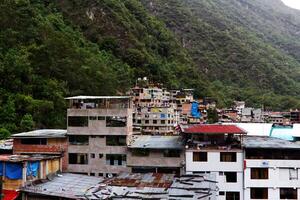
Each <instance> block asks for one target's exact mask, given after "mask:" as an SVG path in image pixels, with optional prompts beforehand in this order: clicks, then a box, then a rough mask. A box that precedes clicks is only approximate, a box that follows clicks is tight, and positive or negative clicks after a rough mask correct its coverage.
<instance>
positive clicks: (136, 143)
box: [128, 135, 183, 149]
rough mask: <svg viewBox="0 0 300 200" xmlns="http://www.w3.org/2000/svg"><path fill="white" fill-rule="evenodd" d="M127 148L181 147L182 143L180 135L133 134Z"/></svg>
mask: <svg viewBox="0 0 300 200" xmlns="http://www.w3.org/2000/svg"><path fill="white" fill-rule="evenodd" d="M128 147H129V148H143V149H182V148H183V143H182V138H181V137H180V136H150V135H139V136H134V138H133V141H132V143H131V144H130V145H129V146H128Z"/></svg>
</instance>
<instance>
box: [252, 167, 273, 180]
mask: <svg viewBox="0 0 300 200" xmlns="http://www.w3.org/2000/svg"><path fill="white" fill-rule="evenodd" d="M268 178H269V169H268V168H251V179H268Z"/></svg>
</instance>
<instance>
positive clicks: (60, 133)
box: [11, 129, 67, 138]
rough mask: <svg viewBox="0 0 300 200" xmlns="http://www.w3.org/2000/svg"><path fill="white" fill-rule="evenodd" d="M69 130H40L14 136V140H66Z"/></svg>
mask: <svg viewBox="0 0 300 200" xmlns="http://www.w3.org/2000/svg"><path fill="white" fill-rule="evenodd" d="M66 134H67V130H64V129H39V130H34V131H29V132H23V133H17V134H13V135H12V136H11V137H12V138H64V137H66Z"/></svg>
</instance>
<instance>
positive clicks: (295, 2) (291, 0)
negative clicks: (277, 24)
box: [282, 0, 300, 10]
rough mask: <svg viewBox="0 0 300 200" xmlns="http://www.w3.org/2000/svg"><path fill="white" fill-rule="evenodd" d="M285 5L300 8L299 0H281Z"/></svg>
mask: <svg viewBox="0 0 300 200" xmlns="http://www.w3.org/2000/svg"><path fill="white" fill-rule="evenodd" d="M282 1H283V2H284V3H285V4H286V5H287V6H290V7H292V8H296V9H299V10H300V0H282Z"/></svg>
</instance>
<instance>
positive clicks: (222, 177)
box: [183, 125, 246, 200]
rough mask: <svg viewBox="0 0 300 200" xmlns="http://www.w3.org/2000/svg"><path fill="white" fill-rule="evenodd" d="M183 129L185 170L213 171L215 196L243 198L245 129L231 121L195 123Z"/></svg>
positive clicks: (231, 199) (220, 197) (226, 199)
mask: <svg viewBox="0 0 300 200" xmlns="http://www.w3.org/2000/svg"><path fill="white" fill-rule="evenodd" d="M183 132H184V137H185V139H186V141H187V145H186V153H185V156H186V158H185V162H186V173H187V174H206V173H209V174H213V175H215V176H216V181H217V182H218V183H217V186H218V188H219V193H218V195H217V199H218V200H240V199H243V183H244V180H243V172H244V170H243V160H244V157H243V149H242V146H241V140H242V138H243V135H244V134H246V132H245V131H243V130H242V129H240V128H238V127H237V126H235V125H195V126H192V127H189V128H186V129H184V130H183Z"/></svg>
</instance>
